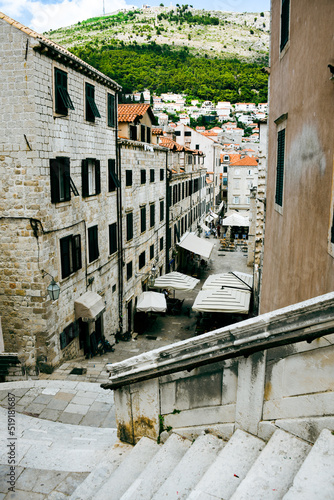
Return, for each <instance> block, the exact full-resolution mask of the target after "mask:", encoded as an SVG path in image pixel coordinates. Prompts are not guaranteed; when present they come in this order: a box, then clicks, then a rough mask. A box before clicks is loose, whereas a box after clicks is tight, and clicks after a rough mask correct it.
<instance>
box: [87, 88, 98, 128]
mask: <svg viewBox="0 0 334 500" xmlns="http://www.w3.org/2000/svg"><path fill="white" fill-rule="evenodd" d="M95 118H101V115H100V112H99V110H98V107H97V105H96V102H95V86H94V85H92V84H91V83H89V82H85V120H86V121H87V122H90V123H95Z"/></svg>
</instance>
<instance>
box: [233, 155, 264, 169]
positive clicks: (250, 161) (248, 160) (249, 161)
mask: <svg viewBox="0 0 334 500" xmlns="http://www.w3.org/2000/svg"><path fill="white" fill-rule="evenodd" d="M231 156H232V155H231ZM239 156H240V155H239ZM231 165H232V166H233V167H234V166H242V165H245V166H247V167H257V166H258V163H257V161H256V158H255V157H254V156H244V157H243V158H240V159H239V160H237V161H233V162H232V161H231Z"/></svg>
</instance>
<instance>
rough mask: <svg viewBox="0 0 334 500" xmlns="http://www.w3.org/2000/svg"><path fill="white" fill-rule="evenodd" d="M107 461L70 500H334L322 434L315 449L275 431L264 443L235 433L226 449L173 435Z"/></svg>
mask: <svg viewBox="0 0 334 500" xmlns="http://www.w3.org/2000/svg"><path fill="white" fill-rule="evenodd" d="M116 455H117V453H116ZM116 455H115V456H116ZM112 456H113V451H112V450H111V451H110V452H109V456H108V460H106V461H105V462H102V463H100V464H99V465H97V466H96V467H95V468H94V469H93V470H92V471H91V473H90V474H89V475H88V476H87V477H86V479H85V480H84V481H83V482H82V483H81V484H80V485H79V486H78V487H77V489H76V490H75V491H74V493H73V494H72V495H71V497H70V499H71V500H89V499H94V500H100V499H101V500H102V499H112V500H149V499H150V500H151V499H153V500H162V499H164V498H168V499H169V500H172V499H175V500H182V499H188V500H218V499H220V500H221V499H224V500H227V499H233V500H241V499H251V500H261V499H263V500H271V499H273V500H274V499H284V500H299V499H300V500H314V499H315V498H317V499H318V500H332V499H333V498H334V435H333V433H332V432H331V431H329V430H327V429H325V430H323V431H322V432H321V434H320V435H319V437H318V439H317V441H316V442H315V444H314V445H312V444H310V443H308V442H306V441H304V440H302V439H300V438H298V437H296V436H294V435H292V434H290V433H288V432H285V431H283V430H280V429H277V430H276V431H275V432H274V434H273V435H272V437H271V438H270V440H269V441H268V442H267V443H265V442H264V441H262V440H261V439H259V438H258V437H255V436H252V435H250V434H248V433H246V432H244V431H242V430H240V429H238V430H236V431H235V432H234V434H233V435H232V437H231V438H230V440H229V441H228V442H227V443H226V442H224V441H223V440H222V439H219V438H218V437H216V436H214V435H212V434H202V435H200V436H199V437H198V438H197V439H196V440H194V441H193V442H191V441H190V440H188V439H185V438H183V437H181V436H179V435H178V434H175V433H172V434H171V435H170V437H169V438H168V439H167V441H166V442H165V444H163V445H158V444H156V442H154V441H152V440H151V439H148V438H146V437H143V438H142V439H141V440H140V441H139V442H138V443H137V444H136V446H134V447H133V448H132V450H131V451H129V452H128V453H127V454H124V455H122V459H120V455H119V454H118V455H117V459H115V460H113V459H112Z"/></svg>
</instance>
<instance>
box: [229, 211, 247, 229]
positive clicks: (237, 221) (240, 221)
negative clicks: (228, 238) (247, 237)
mask: <svg viewBox="0 0 334 500" xmlns="http://www.w3.org/2000/svg"><path fill="white" fill-rule="evenodd" d="M223 226H238V227H246V226H249V218H248V217H242V215H239V214H233V215H230V216H229V217H226V218H225V219H223Z"/></svg>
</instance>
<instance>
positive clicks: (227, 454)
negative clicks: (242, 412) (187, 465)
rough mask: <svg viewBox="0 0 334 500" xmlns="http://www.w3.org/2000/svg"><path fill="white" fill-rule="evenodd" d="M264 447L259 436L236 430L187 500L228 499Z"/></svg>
mask: <svg viewBox="0 0 334 500" xmlns="http://www.w3.org/2000/svg"><path fill="white" fill-rule="evenodd" d="M264 447H265V442H264V441H262V440H261V439H259V438H257V437H255V436H252V435H251V434H248V433H247V432H244V431H242V430H240V429H238V430H236V431H235V433H234V434H233V436H232V437H231V438H230V440H229V441H228V443H227V444H226V445H225V446H224V448H223V449H222V450H221V451H220V452H219V454H218V456H217V458H216V460H215V461H214V462H213V464H212V465H211V466H210V467H209V469H208V470H207V471H206V473H205V474H204V476H203V477H202V479H201V480H200V482H199V483H198V485H197V486H196V487H195V489H194V490H193V491H192V492H191V493H190V495H189V497H188V500H202V499H204V498H208V499H209V498H219V499H220V498H224V500H227V499H228V498H231V496H232V495H233V493H234V492H235V490H236V489H237V487H238V486H239V484H240V483H241V482H242V480H243V479H244V478H245V476H246V474H247V472H248V471H249V469H250V468H251V466H252V465H253V463H254V462H255V460H256V459H257V458H258V456H259V455H260V453H261V451H262V450H263V448H264Z"/></svg>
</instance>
